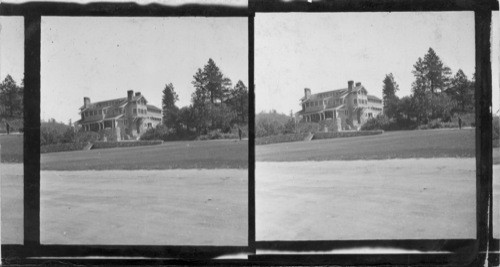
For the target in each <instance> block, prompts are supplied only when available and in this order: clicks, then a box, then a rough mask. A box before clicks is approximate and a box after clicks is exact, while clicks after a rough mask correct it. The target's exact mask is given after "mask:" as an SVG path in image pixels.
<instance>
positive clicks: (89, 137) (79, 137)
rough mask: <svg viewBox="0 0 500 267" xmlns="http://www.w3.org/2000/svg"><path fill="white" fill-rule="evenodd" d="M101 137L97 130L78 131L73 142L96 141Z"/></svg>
mask: <svg viewBox="0 0 500 267" xmlns="http://www.w3.org/2000/svg"><path fill="white" fill-rule="evenodd" d="M99 138H100V136H99V134H98V133H96V132H83V131H80V132H76V133H75V136H74V139H73V142H75V143H88V142H90V143H94V142H96V141H98V140H99Z"/></svg>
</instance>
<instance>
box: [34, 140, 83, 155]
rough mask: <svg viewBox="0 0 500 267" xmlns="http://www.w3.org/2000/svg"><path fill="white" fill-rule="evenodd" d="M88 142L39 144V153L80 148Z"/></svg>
mask: <svg viewBox="0 0 500 267" xmlns="http://www.w3.org/2000/svg"><path fill="white" fill-rule="evenodd" d="M89 144H90V143H88V142H87V143H65V144H51V145H44V146H40V153H52V152H62V151H74V150H82V149H83V148H84V147H86V146H87V145H89Z"/></svg>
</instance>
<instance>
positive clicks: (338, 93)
mask: <svg viewBox="0 0 500 267" xmlns="http://www.w3.org/2000/svg"><path fill="white" fill-rule="evenodd" d="M359 90H365V91H366V92H368V91H367V90H366V88H365V87H364V86H363V85H360V86H355V87H353V89H352V91H353V92H357V91H359ZM329 93H335V96H334V97H335V98H341V97H344V96H346V95H347V93H348V88H341V89H335V90H331V91H324V92H319V93H316V94H311V95H310V96H309V98H308V99H307V100H306V98H305V96H303V97H302V98H301V99H300V101H315V100H318V99H328V98H331V96H329V97H320V95H322V94H329Z"/></svg>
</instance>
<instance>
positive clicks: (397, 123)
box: [361, 115, 417, 131]
mask: <svg viewBox="0 0 500 267" xmlns="http://www.w3.org/2000/svg"><path fill="white" fill-rule="evenodd" d="M416 128H417V123H416V122H415V121H412V120H410V119H402V118H401V119H398V120H396V119H389V118H388V117H387V116H385V115H378V116H377V117H376V118H370V119H368V121H366V123H365V124H363V125H362V126H361V130H362V131H370V130H384V131H399V130H414V129H416Z"/></svg>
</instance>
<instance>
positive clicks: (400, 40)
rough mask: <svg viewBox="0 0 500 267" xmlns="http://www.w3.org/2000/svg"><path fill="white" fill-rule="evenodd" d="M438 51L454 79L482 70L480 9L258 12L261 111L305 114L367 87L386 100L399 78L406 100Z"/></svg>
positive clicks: (257, 72) (257, 78)
mask: <svg viewBox="0 0 500 267" xmlns="http://www.w3.org/2000/svg"><path fill="white" fill-rule="evenodd" d="M429 47H432V48H433V49H434V50H435V51H436V53H437V55H438V56H439V57H440V58H441V60H442V61H443V62H444V63H445V64H446V65H447V66H449V67H450V68H451V70H452V71H453V74H455V73H456V71H457V70H458V69H462V70H463V71H464V72H465V74H466V75H467V76H468V77H469V78H471V77H472V74H473V73H474V69H475V44H474V13H473V12H393V13H389V12H387V13H281V14H276V13H275V14H273V13H258V14H256V16H255V97H256V100H255V101H256V107H255V110H256V112H260V111H263V110H264V111H269V110H271V109H275V110H277V111H278V112H281V113H285V114H289V113H290V110H293V112H297V111H299V110H300V105H299V99H300V98H301V97H303V95H304V88H306V87H307V88H310V89H311V90H312V93H318V92H323V91H328V90H334V89H340V88H346V87H347V81H348V80H354V81H355V82H361V83H362V84H363V85H364V86H365V88H366V89H367V90H368V92H369V94H372V95H375V96H378V97H382V86H383V83H382V81H383V80H384V77H385V75H386V74H389V73H392V74H393V75H394V77H395V80H396V82H397V83H398V84H399V88H400V91H399V92H398V93H397V94H398V96H400V97H401V96H405V95H409V94H410V93H411V83H412V82H413V80H414V77H413V74H412V73H411V71H412V69H413V65H414V64H415V62H416V61H417V59H418V58H419V57H423V56H424V55H425V54H426V53H427V51H428V49H429Z"/></svg>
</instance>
